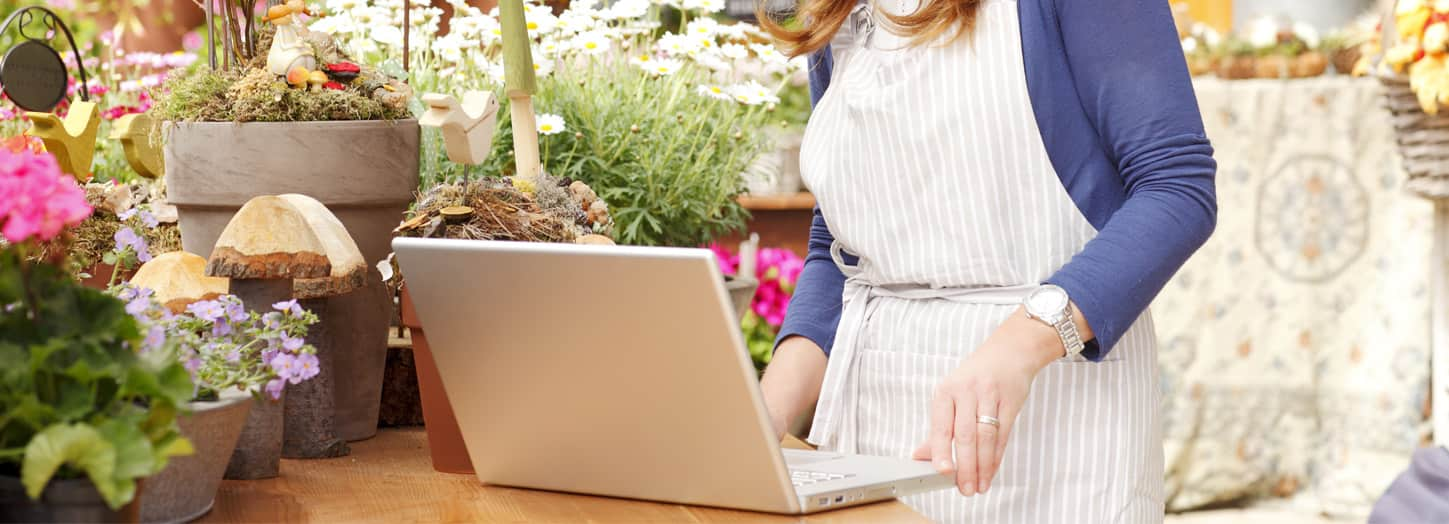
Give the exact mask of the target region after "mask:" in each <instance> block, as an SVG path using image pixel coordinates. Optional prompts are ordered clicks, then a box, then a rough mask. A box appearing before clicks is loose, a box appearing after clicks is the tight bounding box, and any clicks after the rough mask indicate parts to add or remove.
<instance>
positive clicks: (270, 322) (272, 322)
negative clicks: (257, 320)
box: [262, 311, 282, 329]
mask: <svg viewBox="0 0 1449 524" xmlns="http://www.w3.org/2000/svg"><path fill="white" fill-rule="evenodd" d="M262 327H265V328H267V329H280V328H281V327H282V314H281V313H278V312H276V311H272V312H269V313H267V314H265V315H262Z"/></svg>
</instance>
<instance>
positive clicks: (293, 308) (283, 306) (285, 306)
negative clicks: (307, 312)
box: [272, 298, 304, 317]
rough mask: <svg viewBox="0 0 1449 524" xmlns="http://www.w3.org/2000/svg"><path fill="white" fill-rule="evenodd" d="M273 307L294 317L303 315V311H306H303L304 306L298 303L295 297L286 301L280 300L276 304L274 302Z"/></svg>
mask: <svg viewBox="0 0 1449 524" xmlns="http://www.w3.org/2000/svg"><path fill="white" fill-rule="evenodd" d="M272 309H275V310H277V311H281V312H284V313H287V314H288V315H291V316H294V317H300V316H302V313H304V311H302V306H301V305H299V304H297V299H295V298H294V299H292V300H288V301H285V302H278V303H276V304H272Z"/></svg>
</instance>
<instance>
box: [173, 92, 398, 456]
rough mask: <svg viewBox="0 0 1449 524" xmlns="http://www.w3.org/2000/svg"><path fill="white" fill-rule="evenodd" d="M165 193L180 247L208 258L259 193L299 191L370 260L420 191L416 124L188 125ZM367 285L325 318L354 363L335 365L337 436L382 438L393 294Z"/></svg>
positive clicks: (373, 281) (178, 137)
mask: <svg viewBox="0 0 1449 524" xmlns="http://www.w3.org/2000/svg"><path fill="white" fill-rule="evenodd" d="M166 138H167V140H166V148H165V155H166V190H167V197H168V200H169V201H170V203H171V204H173V205H175V206H176V208H177V211H178V212H179V214H180V226H181V245H182V248H183V249H185V250H186V251H190V252H192V253H196V254H199V255H202V256H210V254H211V249H212V247H213V245H214V244H215V243H216V238H217V236H219V235H220V234H221V231H222V229H224V228H225V227H226V224H227V222H229V221H230V220H231V217H232V215H233V214H235V213H236V211H237V210H238V209H240V208H241V206H242V204H245V203H246V202H247V200H250V199H251V198H252V197H256V196H260V195H280V194H286V193H300V194H304V195H307V196H311V197H313V198H316V199H317V200H319V201H321V202H322V204H323V205H326V206H327V208H328V209H329V210H331V211H332V212H333V214H335V215H337V218H338V219H340V220H341V221H342V224H343V225H344V226H346V227H347V231H348V233H350V234H351V235H352V238H353V240H355V241H356V242H357V247H358V248H359V249H361V250H362V255H363V257H364V258H366V259H367V262H368V264H369V265H370V266H371V265H375V264H376V263H377V262H379V261H381V260H382V259H383V258H384V257H386V256H387V254H388V253H389V252H391V251H392V248H391V245H390V243H391V241H392V230H393V229H394V228H396V227H397V225H398V222H399V221H400V219H401V218H402V214H403V212H404V211H406V210H407V208H408V206H409V205H410V204H411V203H412V201H413V195H414V194H415V193H416V192H417V189H418V143H419V131H418V124H417V121H415V120H398V121H391V122H389V121H352V122H249V123H245V124H235V123H230V122H184V123H174V124H170V125H169V126H168V128H167V132H166ZM372 271H373V277H374V278H370V279H368V285H367V286H366V287H364V288H362V289H359V290H358V291H355V292H353V293H348V294H346V295H342V296H338V297H334V298H330V299H328V307H327V316H326V317H325V318H323V319H322V321H323V322H326V323H328V324H329V325H330V326H331V328H330V329H329V330H328V331H329V332H330V333H333V336H334V337H336V338H335V339H334V340H333V343H334V344H335V345H336V347H338V348H340V349H341V353H343V354H346V355H348V357H347V358H341V359H338V360H337V361H336V362H335V363H334V366H335V369H334V371H335V372H336V374H335V375H334V376H335V377H336V384H337V386H336V389H335V398H336V411H337V426H336V427H337V433H338V436H339V437H341V438H343V439H346V440H361V439H365V438H369V437H371V436H372V435H374V434H376V432H377V412H378V405H379V401H380V400H381V397H382V378H383V367H384V364H385V362H386V360H387V328H388V321H389V319H391V316H392V313H393V309H392V302H391V295H390V294H389V293H388V292H387V289H386V288H385V287H384V286H383V285H382V279H381V276H380V275H377V274H376V270H375V269H374V270H372Z"/></svg>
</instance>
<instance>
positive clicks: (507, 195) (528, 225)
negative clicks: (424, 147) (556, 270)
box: [395, 174, 614, 243]
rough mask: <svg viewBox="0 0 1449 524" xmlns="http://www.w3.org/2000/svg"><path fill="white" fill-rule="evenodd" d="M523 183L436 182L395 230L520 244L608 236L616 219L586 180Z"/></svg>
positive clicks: (500, 180) (503, 180)
mask: <svg viewBox="0 0 1449 524" xmlns="http://www.w3.org/2000/svg"><path fill="white" fill-rule="evenodd" d="M520 185H521V184H516V183H514V181H513V180H511V179H508V178H483V179H478V180H470V181H466V182H460V183H455V184H442V185H438V186H435V187H433V188H432V189H429V190H428V191H427V192H426V193H424V194H422V195H420V196H419V198H418V204H417V206H416V209H414V210H413V211H412V213H411V216H410V217H409V218H408V219H407V220H405V221H403V223H402V225H400V226H398V228H397V230H396V231H395V233H396V234H397V235H398V236H406V237H426V238H453V239H465V240H511V241H518V242H554V243H558V242H582V243H594V242H599V243H603V242H604V241H608V240H609V238H610V235H611V234H612V232H613V228H614V219H613V217H611V216H610V215H609V206H608V204H606V203H605V202H604V201H603V200H602V199H600V198H599V196H598V194H596V193H595V192H594V190H593V189H592V188H590V187H589V186H588V184H585V183H583V182H580V181H576V180H569V179H567V178H556V177H552V176H549V175H546V174H545V175H541V176H540V178H539V183H538V184H537V185H536V186H535V187H532V188H523V189H520V187H519V186H520ZM524 189H531V190H532V191H531V192H529V191H525V190H524ZM608 243H612V241H609V242H608Z"/></svg>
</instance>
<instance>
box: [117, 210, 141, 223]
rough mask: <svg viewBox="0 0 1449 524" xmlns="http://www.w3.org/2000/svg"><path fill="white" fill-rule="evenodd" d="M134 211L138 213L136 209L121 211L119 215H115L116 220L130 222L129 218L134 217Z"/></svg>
mask: <svg viewBox="0 0 1449 524" xmlns="http://www.w3.org/2000/svg"><path fill="white" fill-rule="evenodd" d="M136 211H138V210H137V209H136V208H134V207H133V208H131V209H127V210H125V211H122V212H121V214H119V215H116V218H119V219H121V220H123V221H124V220H130V219H131V217H133V216H136Z"/></svg>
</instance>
